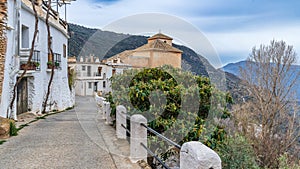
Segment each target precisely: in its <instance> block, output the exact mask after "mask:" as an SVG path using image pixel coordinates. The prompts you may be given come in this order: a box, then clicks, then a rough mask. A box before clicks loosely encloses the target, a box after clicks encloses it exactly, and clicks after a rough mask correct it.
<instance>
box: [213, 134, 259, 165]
mask: <svg viewBox="0 0 300 169" xmlns="http://www.w3.org/2000/svg"><path fill="white" fill-rule="evenodd" d="M217 152H218V154H219V156H220V158H221V160H222V168H223V169H237V168H238V169H259V167H258V165H257V164H256V162H255V154H254V152H253V148H252V146H251V145H250V144H249V142H248V141H247V140H246V138H245V137H243V136H240V135H236V136H234V137H231V136H228V137H227V138H226V139H225V140H224V141H223V143H222V144H219V145H218V147H217Z"/></svg>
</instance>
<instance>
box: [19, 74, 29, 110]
mask: <svg viewBox="0 0 300 169" xmlns="http://www.w3.org/2000/svg"><path fill="white" fill-rule="evenodd" d="M27 111H28V86H27V78H26V77H24V78H23V79H22V80H21V82H20V83H19V84H18V88H17V114H22V113H25V112H27Z"/></svg>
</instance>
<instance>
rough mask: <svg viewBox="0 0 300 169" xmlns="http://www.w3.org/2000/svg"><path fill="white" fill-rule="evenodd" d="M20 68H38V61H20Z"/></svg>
mask: <svg viewBox="0 0 300 169" xmlns="http://www.w3.org/2000/svg"><path fill="white" fill-rule="evenodd" d="M20 70H40V63H39V62H30V63H29V64H28V63H22V62H21V63H20Z"/></svg>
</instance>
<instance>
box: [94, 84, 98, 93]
mask: <svg viewBox="0 0 300 169" xmlns="http://www.w3.org/2000/svg"><path fill="white" fill-rule="evenodd" d="M97 90H98V82H94V92H97Z"/></svg>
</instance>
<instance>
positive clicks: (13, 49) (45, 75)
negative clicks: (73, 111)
mask: <svg viewBox="0 0 300 169" xmlns="http://www.w3.org/2000/svg"><path fill="white" fill-rule="evenodd" d="M35 7H36V9H37V12H38V15H39V24H38V36H37V38H36V43H35V45H34V53H33V57H32V60H31V61H32V63H33V64H32V65H31V66H29V67H28V69H27V73H26V75H25V77H24V78H23V79H22V80H21V82H20V83H19V85H18V87H17V93H16V99H15V103H14V106H13V109H12V110H10V108H9V107H10V106H9V104H10V102H11V100H12V97H13V96H12V93H13V92H12V91H13V87H14V84H15V83H16V81H17V79H18V78H19V77H20V75H21V74H22V72H23V71H24V70H23V69H24V67H25V65H26V63H27V59H28V57H29V53H30V52H29V51H30V48H31V42H32V39H33V34H34V27H35V17H34V12H33V8H32V5H31V1H30V0H14V1H12V0H8V1H7V10H8V11H7V13H8V17H7V31H6V37H7V51H6V56H5V70H4V80H3V85H2V93H1V103H0V116H2V117H9V116H11V115H12V116H11V117H13V118H14V119H17V115H18V114H21V113H24V112H28V111H30V112H33V113H40V112H41V110H42V104H43V102H44V99H45V96H46V92H47V87H48V82H49V79H50V75H51V69H49V68H48V65H47V63H48V64H49V62H50V61H51V60H52V57H54V59H55V64H54V63H53V64H54V65H55V73H54V79H53V83H52V86H51V93H50V96H49V100H48V103H47V105H48V108H47V110H48V111H50V110H54V109H55V110H64V109H66V108H68V107H72V106H73V105H74V102H75V98H74V95H73V94H72V91H71V90H70V89H69V85H68V65H67V52H68V51H67V49H68V46H67V45H68V38H69V36H68V30H67V24H66V22H65V21H64V20H62V19H61V18H60V16H59V13H58V12H57V11H54V10H50V18H49V22H50V31H51V41H52V49H53V53H54V54H53V56H52V55H50V54H48V53H49V52H48V37H47V27H46V23H45V18H46V17H45V16H46V10H47V4H45V3H44V2H43V1H42V0H37V4H36V6H35Z"/></svg>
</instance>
